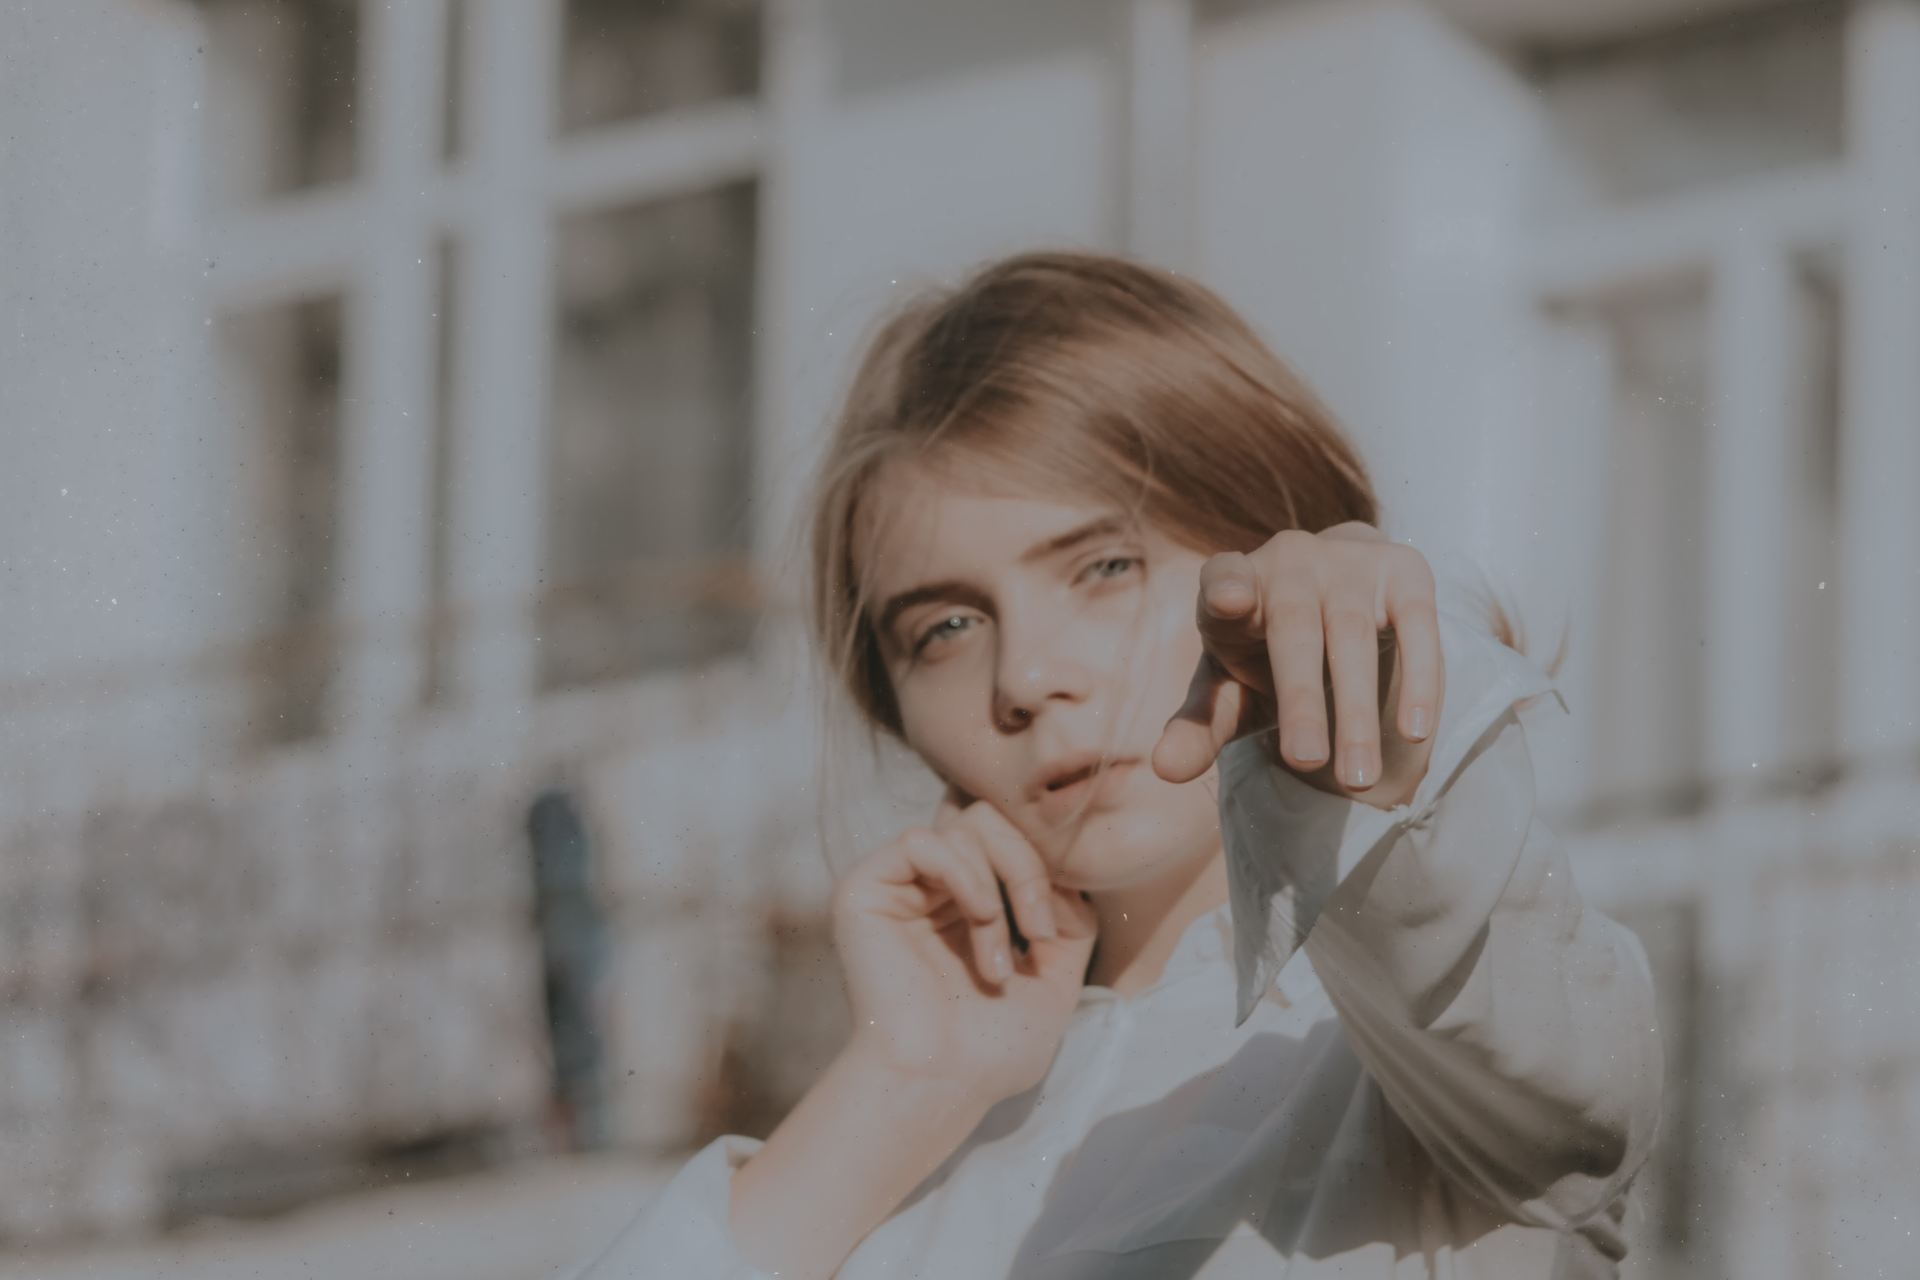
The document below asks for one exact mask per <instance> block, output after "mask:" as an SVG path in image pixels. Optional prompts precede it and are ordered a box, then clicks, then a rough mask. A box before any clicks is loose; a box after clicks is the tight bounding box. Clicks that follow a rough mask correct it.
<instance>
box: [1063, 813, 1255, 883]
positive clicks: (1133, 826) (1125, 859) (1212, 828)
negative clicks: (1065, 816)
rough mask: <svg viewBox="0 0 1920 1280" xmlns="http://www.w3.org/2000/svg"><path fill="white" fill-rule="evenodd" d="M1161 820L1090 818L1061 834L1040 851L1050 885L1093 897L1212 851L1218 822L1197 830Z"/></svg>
mask: <svg viewBox="0 0 1920 1280" xmlns="http://www.w3.org/2000/svg"><path fill="white" fill-rule="evenodd" d="M1171 816H1172V815H1166V814H1138V813H1134V814H1129V813H1112V814H1092V815H1089V816H1088V817H1087V818H1086V820H1085V821H1084V822H1083V823H1082V825H1081V826H1080V829H1079V830H1078V831H1063V832H1061V833H1059V834H1058V835H1057V836H1056V837H1055V839H1054V840H1053V841H1049V842H1047V843H1045V844H1043V845H1041V850H1042V852H1043V854H1044V855H1045V858H1046V863H1047V867H1048V869H1049V870H1050V871H1051V872H1052V873H1053V878H1054V883H1056V884H1058V885H1060V886H1061V887H1063V888H1067V889H1084V890H1086V891H1087V892H1089V893H1097V892H1099V891H1100V890H1102V889H1122V888H1126V887H1127V886H1129V885H1135V884H1140V883H1143V882H1146V881H1151V880H1155V879H1158V878H1159V877H1161V876H1163V875H1167V874H1169V873H1170V872H1172V871H1173V870H1175V869H1176V868H1178V867H1180V866H1181V865H1183V864H1185V863H1186V862H1188V861H1189V860H1191V859H1193V858H1196V857H1199V856H1200V855H1202V854H1204V853H1207V852H1209V851H1210V850H1213V849H1217V848H1218V847H1219V844H1220V830H1219V822H1218V819H1217V818H1215V817H1213V815H1212V814H1211V812H1209V814H1208V815H1207V817H1208V818H1209V820H1210V821H1209V822H1208V823H1207V824H1204V825H1205V826H1206V829H1205V830H1201V829H1199V828H1200V827H1201V826H1202V825H1203V824H1199V823H1195V822H1190V821H1189V822H1174V821H1170V820H1169V819H1170V817H1171Z"/></svg>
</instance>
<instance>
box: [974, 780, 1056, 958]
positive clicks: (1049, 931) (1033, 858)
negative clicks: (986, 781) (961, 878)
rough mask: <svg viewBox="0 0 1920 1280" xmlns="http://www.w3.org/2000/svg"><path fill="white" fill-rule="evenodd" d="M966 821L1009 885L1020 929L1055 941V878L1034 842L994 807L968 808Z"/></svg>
mask: <svg viewBox="0 0 1920 1280" xmlns="http://www.w3.org/2000/svg"><path fill="white" fill-rule="evenodd" d="M965 821H966V822H967V824H968V825H969V826H970V827H972V829H973V830H974V832H975V833H977V834H978V835H979V836H980V838H981V842H982V843H983V844H984V845H985V846H986V853H987V861H988V862H990V863H991V864H992V865H993V869H994V870H995V871H996V872H997V873H998V874H999V876H1000V880H1001V882H1002V883H1003V884H1005V885H1006V889H1007V899H1008V901H1009V902H1011V903H1012V906H1013V913H1014V916H1015V918H1016V919H1018V920H1019V922H1020V927H1021V928H1022V929H1023V930H1025V931H1026V933H1027V934H1028V935H1029V936H1030V937H1035V938H1051V937H1053V936H1054V933H1055V932H1056V929H1055V925H1054V918H1053V877H1052V876H1050V875H1048V874H1047V864H1046V863H1045V862H1044V861H1042V860H1041V858H1040V853H1039V850H1037V849H1035V848H1034V847H1033V842H1032V841H1030V840H1028V839H1027V837H1026V835H1025V834H1024V833H1022V832H1021V830H1020V828H1018V827H1016V826H1014V825H1013V821H1012V820H1011V819H1010V818H1008V817H1007V815H1006V814H1004V813H1002V812H1000V810H998V809H997V808H995V807H994V806H992V805H990V804H976V805H973V806H971V807H970V808H968V810H967V812H966V815H965Z"/></svg>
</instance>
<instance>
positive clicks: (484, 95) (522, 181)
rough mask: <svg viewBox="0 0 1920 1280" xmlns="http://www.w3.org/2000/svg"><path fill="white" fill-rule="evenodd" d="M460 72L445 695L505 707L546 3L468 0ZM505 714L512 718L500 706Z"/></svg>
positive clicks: (534, 275)
mask: <svg viewBox="0 0 1920 1280" xmlns="http://www.w3.org/2000/svg"><path fill="white" fill-rule="evenodd" d="M470 3H472V4H473V5H474V8H475V14H474V22H475V28H474V36H475V40H474V44H473V54H474V64H473V67H474V73H473V75H472V76H470V77H469V78H468V80H467V83H468V85H469V86H470V87H473V86H484V88H485V92H476V93H473V94H471V95H470V96H469V99H468V101H467V102H466V103H463V104H461V105H462V107H463V108H464V109H465V110H466V111H467V112H468V116H467V118H468V120H469V121H470V122H471V124H472V129H471V131H470V132H469V133H468V134H467V135H466V136H467V137H468V138H469V139H470V140H471V142H472V150H471V151H470V153H469V155H470V164H471V183H472V185H471V186H470V187H469V190H470V192H471V193H472V194H473V196H474V198H475V199H474V203H473V205H472V206H471V207H470V210H469V222H468V227H469V241H468V247H469V250H470V260H471V261H473V262H474V263H476V264H479V266H478V267H477V269H476V270H474V271H473V272H471V273H470V276H469V280H470V287H464V288H462V289H461V290H460V302H459V306H460V315H459V316H458V317H457V318H456V321H457V323H456V335H457V336H456V349H457V354H456V367H457V368H458V369H460V370H461V371H462V372H461V374H460V375H459V380H458V383H457V387H456V392H455V423H456V428H455V434H454V443H453V458H454V463H453V465H454V469H455V470H454V483H453V484H452V486H451V496H452V511H451V519H452V522H453V529H452V539H451V546H450V558H449V572H450V576H451V578H452V592H451V594H452V597H453V600H454V602H455V607H456V609H458V610H459V611H460V617H461V624H460V629H459V631H458V632H457V634H456V636H455V638H454V646H455V653H454V673H453V679H454V684H455V688H456V690H457V693H458V697H459V700H460V701H461V702H463V703H465V704H467V705H469V706H472V707H475V708H479V709H489V708H491V709H504V710H507V711H509V712H511V711H512V710H513V709H515V708H517V707H519V706H522V705H524V703H525V702H526V701H527V700H528V699H529V698H531V697H532V695H533V692H534V690H535V688H536V676H537V672H536V668H535V644H536V643H537V642H536V639H535V633H534V629H533V621H534V617H535V613H534V605H535V593H536V591H537V590H538V587H539V583H540V562H541V529H542V493H543V491H544V485H543V482H542V477H543V475H544V471H545V457H544V454H543V452H542V449H541V439H542V437H541V424H542V423H543V422H545V420H546V417H547V405H546V380H547V367H548V357H549V335H548V326H549V324H550V321H551V317H552V310H553V307H552V279H551V273H552V266H551V261H550V256H551V244H552V227H551V225H550V220H549V217H548V210H547V197H546V194H545V185H546V184H545V181H544V178H545V172H546V168H547V164H546V161H547V152H548V149H549V147H550V139H551V134H552V124H551V121H552V101H553V93H552V87H553V72H554V62H555V57H556V45H555V38H556V36H557V25H556V24H557V17H558V7H557V6H556V5H554V4H551V3H529V0H470ZM503 723H505V724H509V725H511V724H518V723H523V720H522V718H520V717H514V716H511V715H509V716H508V717H507V718H506V720H505V721H503Z"/></svg>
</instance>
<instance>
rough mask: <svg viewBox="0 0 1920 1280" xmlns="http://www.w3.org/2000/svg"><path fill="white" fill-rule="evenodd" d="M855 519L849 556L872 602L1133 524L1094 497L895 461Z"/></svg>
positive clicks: (1037, 555)
mask: <svg viewBox="0 0 1920 1280" xmlns="http://www.w3.org/2000/svg"><path fill="white" fill-rule="evenodd" d="M861 516H862V518H861V520H860V521H859V522H858V524H859V527H858V529H857V530H856V535H855V539H854V555H855V560H856V564H858V565H859V566H860V568H861V571H862V577H863V578H864V579H865V580H866V581H867V582H868V583H870V584H871V587H872V589H873V591H874V592H875V593H876V594H877V593H883V592H887V591H892V590H900V589H904V588H905V587H908V586H912V585H914V582H915V581H919V580H925V579H930V578H942V577H950V576H962V575H967V574H978V573H982V572H986V571H988V570H990V569H993V568H997V567H1004V566H1006V565H1010V564H1016V563H1020V562H1023V561H1028V560H1037V559H1039V558H1040V557H1042V556H1044V555H1045V554H1046V553H1047V551H1048V549H1049V547H1050V545H1052V544H1056V543H1064V542H1065V541H1066V540H1067V539H1069V537H1070V536H1071V535H1074V534H1077V533H1093V534H1098V533H1102V532H1109V531H1117V530H1118V528H1119V527H1120V526H1126V525H1130V524H1131V523H1132V522H1131V520H1129V518H1128V517H1127V516H1126V515H1125V513H1123V512H1121V511H1119V510H1118V509H1117V508H1115V507H1114V506H1113V505H1112V504H1111V503H1108V502H1105V501H1102V500H1101V499H1099V498H1097V497H1091V496H1089V497H1079V496H1077V495H1072V494H1062V495H1059V496H1040V495H1039V494H1037V493H1035V492H1033V491H1031V490H1027V489H1025V487H1024V486H1022V487H1021V488H1014V487H1012V486H1005V487H1002V486H999V485H990V484H986V483H982V482H980V481H979V480H978V479H976V478H975V477H972V476H961V475H957V474H955V473H953V472H951V471H946V470H940V469H936V468H933V467H930V466H928V465H925V464H921V463H910V462H899V461H895V462H891V463H889V464H887V466H886V467H884V468H882V469H881V471H880V472H879V473H877V474H876V476H875V477H874V480H873V482H872V483H871V484H870V486H869V488H868V491H867V493H865V494H863V495H862V500H861ZM1096 526H1105V527H1100V528H1096ZM910 580H911V581H910Z"/></svg>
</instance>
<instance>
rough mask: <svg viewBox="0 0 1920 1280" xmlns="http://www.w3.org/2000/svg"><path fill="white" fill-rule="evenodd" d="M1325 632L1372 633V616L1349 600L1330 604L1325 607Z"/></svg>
mask: <svg viewBox="0 0 1920 1280" xmlns="http://www.w3.org/2000/svg"><path fill="white" fill-rule="evenodd" d="M1327 630H1329V631H1341V632H1348V631H1359V632H1365V631H1372V630H1373V614H1372V613H1371V612H1370V611H1369V610H1366V609H1363V608H1361V607H1360V606H1359V605H1357V604H1355V603H1354V602H1352V601H1349V600H1341V601H1338V602H1335V603H1331V604H1329V605H1328V606H1327Z"/></svg>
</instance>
